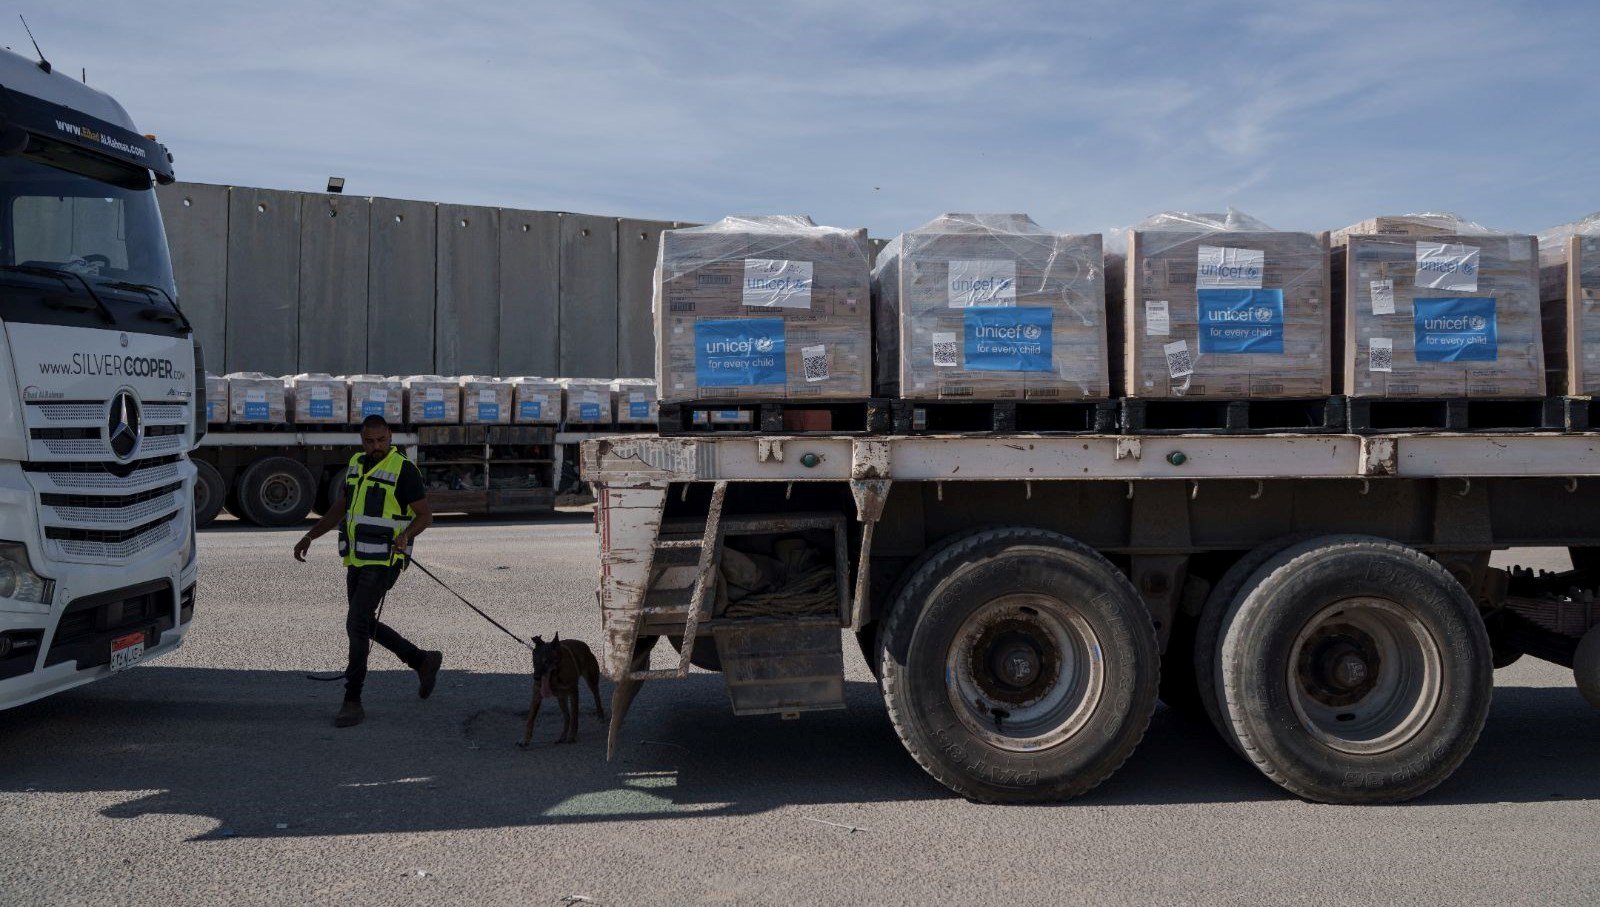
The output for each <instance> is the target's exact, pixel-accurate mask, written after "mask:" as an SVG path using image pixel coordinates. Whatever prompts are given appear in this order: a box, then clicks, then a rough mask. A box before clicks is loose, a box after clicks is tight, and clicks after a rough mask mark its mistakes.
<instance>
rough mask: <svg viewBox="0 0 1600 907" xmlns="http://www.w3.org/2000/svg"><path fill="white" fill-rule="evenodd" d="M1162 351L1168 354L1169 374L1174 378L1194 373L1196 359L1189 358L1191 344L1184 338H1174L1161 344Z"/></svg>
mask: <svg viewBox="0 0 1600 907" xmlns="http://www.w3.org/2000/svg"><path fill="white" fill-rule="evenodd" d="M1161 351H1162V352H1163V353H1165V354H1166V355H1167V374H1168V375H1170V376H1172V377H1174V378H1184V377H1187V376H1189V375H1192V374H1194V361H1193V360H1192V359H1190V358H1189V344H1188V343H1187V342H1185V341H1183V340H1174V341H1172V342H1171V343H1164V344H1162V345H1161Z"/></svg>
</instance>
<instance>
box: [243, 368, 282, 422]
mask: <svg viewBox="0 0 1600 907" xmlns="http://www.w3.org/2000/svg"><path fill="white" fill-rule="evenodd" d="M288 391H289V389H288V386H287V385H286V384H284V381H283V379H282V378H278V377H274V376H272V375H266V374H262V373H261V372H233V373H231V374H229V375H228V421H229V422H265V423H270V424H275V425H276V424H282V423H286V422H288V421H289V393H288Z"/></svg>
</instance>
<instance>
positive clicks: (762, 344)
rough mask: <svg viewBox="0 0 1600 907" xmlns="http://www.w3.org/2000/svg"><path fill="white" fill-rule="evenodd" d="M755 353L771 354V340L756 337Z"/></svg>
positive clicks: (769, 338)
mask: <svg viewBox="0 0 1600 907" xmlns="http://www.w3.org/2000/svg"><path fill="white" fill-rule="evenodd" d="M756 352H758V353H770V352H772V338H771V337H758V338H756Z"/></svg>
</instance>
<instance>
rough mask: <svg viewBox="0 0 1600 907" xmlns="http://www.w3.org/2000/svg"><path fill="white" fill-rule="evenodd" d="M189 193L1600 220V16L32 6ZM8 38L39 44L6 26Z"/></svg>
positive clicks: (729, 206)
mask: <svg viewBox="0 0 1600 907" xmlns="http://www.w3.org/2000/svg"><path fill="white" fill-rule="evenodd" d="M16 10H17V11H19V12H21V13H22V14H24V15H26V16H27V17H28V22H29V24H30V25H31V26H32V27H33V31H34V35H35V36H36V37H37V38H38V40H39V44H40V46H41V47H42V48H43V49H44V51H45V55H46V56H47V57H48V58H49V59H50V61H51V62H52V63H53V64H54V65H55V66H56V67H57V68H58V69H60V70H62V71H65V72H70V73H73V74H74V75H77V74H79V73H80V71H81V70H82V69H87V73H88V81H89V83H90V84H91V85H94V86H96V87H98V88H100V89H102V90H105V91H107V92H109V93H111V94H112V95H113V96H114V97H116V98H117V99H118V100H119V101H121V102H122V104H123V106H125V107H126V108H127V109H128V111H129V112H130V113H131V114H132V115H133V118H134V122H135V123H136V124H137V125H138V127H139V129H140V130H141V131H143V132H153V133H156V134H157V135H158V136H159V137H160V139H161V141H162V142H164V143H165V144H166V145H167V146H168V147H169V148H170V149H171V150H172V152H173V154H174V157H175V159H176V167H177V172H178V177H179V179H183V180H191V181H196V182H206V183H227V184H232V185H248V186H264V187H270V188H280V189H299V190H320V189H322V188H323V187H324V186H325V184H326V182H327V178H328V177H329V176H330V175H336V176H342V177H344V178H345V179H346V181H347V182H346V188H345V192H346V193H347V194H356V195H376V196H392V197H398V198H418V199H427V200H431V201H442V202H452V203H460V204H482V205H495V206H501V207H511V208H529V209H536V210H553V211H574V212H582V213H590V214H607V215H615V216H623V217H642V218H651V219H658V220H677V221H692V222H707V221H711V220H715V219H717V218H719V217H722V216H724V215H727V214H809V215H811V216H812V217H813V218H814V219H815V220H816V221H817V222H818V223H823V224H830V225H834V226H842V227H861V226H865V227H867V228H869V229H870V230H871V232H872V234H873V235H874V236H883V237H891V236H893V235H895V234H897V233H899V232H901V231H903V230H907V229H913V228H915V227H917V226H919V225H921V224H923V223H925V222H927V221H928V220H931V219H932V218H934V217H936V216H937V215H939V214H941V213H944V212H950V211H966V212H975V211H986V212H1013V211H1021V212H1026V213H1029V214H1031V215H1032V216H1033V218H1034V219H1035V220H1036V221H1038V222H1039V223H1040V224H1042V225H1044V226H1046V227H1048V228H1051V229H1055V230H1061V231H1067V232H1095V231H1101V230H1109V229H1113V228H1117V227H1125V226H1129V225H1132V224H1134V223H1137V222H1138V221H1140V220H1142V219H1143V218H1145V217H1146V216H1148V215H1151V214H1154V213H1156V212H1161V211H1220V210H1223V209H1225V208H1227V207H1229V206H1232V207H1234V208H1238V209H1239V210H1241V211H1244V212H1246V213H1249V214H1251V215H1253V216H1254V217H1256V218H1258V219H1260V220H1263V221H1265V222H1266V223H1268V224H1270V225H1272V226H1273V227H1275V228H1278V229H1317V230H1321V229H1331V228H1337V227H1342V226H1345V225H1347V224H1350V223H1354V222H1356V221H1359V220H1362V219H1365V218H1368V217H1372V216H1375V215H1378V214H1403V213H1409V212H1418V211H1450V212H1455V213H1459V214H1462V215H1464V216H1466V217H1467V218H1469V219H1470V220H1474V221H1477V222H1479V223H1482V224H1485V225H1487V226H1489V227H1492V228H1496V229H1502V230H1510V231H1517V232H1537V231H1539V230H1541V229H1543V228H1546V227H1550V226H1553V225H1556V224H1560V223H1565V222H1568V221H1573V220H1577V219H1578V218H1580V217H1583V216H1585V215H1587V214H1589V213H1591V212H1592V211H1595V210H1596V209H1600V180H1597V179H1596V173H1597V170H1596V161H1597V151H1600V117H1597V116H1596V115H1595V114H1596V107H1597V105H1596V100H1597V98H1600V92H1597V91H1596V88H1597V86H1600V80H1597V76H1596V72H1595V64H1594V60H1595V48H1596V46H1600V40H1597V39H1600V3H1596V2H1594V0H1578V2H1543V3H1519V2H1503V3H1490V2H1474V0H1449V2H1431V0H1338V2H1329V0H1324V2H1320V3H1298V2H1293V3H1291V2H1280V3H1272V2H1243V0H1240V2H1232V0H1217V2H1210V0H1190V2H1179V3H1167V2H1161V0H1145V2H1138V0H1120V2H1117V0H1108V2H1101V0H1091V2H1080V3H1044V2H1028V0H1009V2H1001V3H992V4H988V3H981V2H968V3H940V2H937V0H920V2H918V0H816V2H811V3H776V2H763V0H744V2H707V3H692V2H685V0H653V2H618V3H607V2H602V0H593V2H585V0H567V2H562V3H543V2H514V3H513V2H506V3H501V2H494V0H480V2H475V3H470V4H453V3H447V2H439V0H435V2H415V3H414V2H379V0H368V2H362V3H350V2H328V0H316V2H309V0H276V2H274V3H270V4H262V3H248V4H247V3H235V2H225V0H213V2H177V0H142V2H136V3H135V2H123V0H93V2H85V0H43V2H41V0H24V2H23V3H22V4H20V5H18V6H17V7H16ZM0 44H4V45H6V46H9V47H11V48H12V49H14V50H17V51H18V52H24V53H30V54H31V47H30V46H29V44H28V42H27V38H26V36H25V35H24V34H23V31H22V26H21V25H20V23H17V22H15V21H14V20H13V21H11V22H6V21H3V20H0Z"/></svg>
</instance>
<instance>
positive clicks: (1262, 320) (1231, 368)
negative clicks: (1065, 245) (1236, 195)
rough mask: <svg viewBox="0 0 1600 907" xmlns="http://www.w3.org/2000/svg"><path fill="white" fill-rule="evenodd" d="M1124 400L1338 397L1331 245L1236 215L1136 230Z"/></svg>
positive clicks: (1175, 219) (1174, 217) (1182, 217)
mask: <svg viewBox="0 0 1600 907" xmlns="http://www.w3.org/2000/svg"><path fill="white" fill-rule="evenodd" d="M1117 264H1118V266H1119V267H1120V268H1121V269H1122V270H1123V272H1124V278H1123V280H1124V283H1123V292H1122V293H1120V294H1115V295H1116V297H1117V302H1116V304H1115V307H1118V308H1121V310H1122V311H1121V313H1120V315H1121V321H1122V327H1123V331H1122V333H1123V338H1122V343H1123V348H1124V351H1125V355H1124V362H1123V365H1124V369H1123V375H1122V388H1121V391H1122V393H1123V394H1124V395H1126V396H1129V397H1147V398H1154V399H1163V398H1166V399H1171V398H1179V397H1182V398H1203V399H1248V398H1293V397H1322V396H1327V395H1328V394H1330V393H1332V391H1333V352H1332V350H1333V343H1332V336H1331V324H1332V318H1331V311H1332V309H1331V306H1330V288H1329V282H1328V245H1327V237H1326V236H1324V235H1319V234H1315V233H1294V232H1283V231H1279V230H1274V229H1273V228H1271V227H1269V226H1267V225H1266V224H1264V223H1262V222H1260V221H1258V220H1256V219H1254V218H1252V217H1250V216H1248V215H1245V214H1242V213H1240V212H1238V211H1233V210H1229V211H1228V212H1227V213H1226V214H1183V213H1176V212H1173V213H1166V214H1158V215H1156V216H1154V217H1151V218H1148V219H1147V220H1145V221H1144V222H1143V223H1140V224H1138V225H1137V226H1135V227H1133V228H1132V229H1130V230H1129V231H1128V232H1127V255H1126V256H1125V257H1124V259H1123V260H1121V261H1120V262H1118V263H1117Z"/></svg>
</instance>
